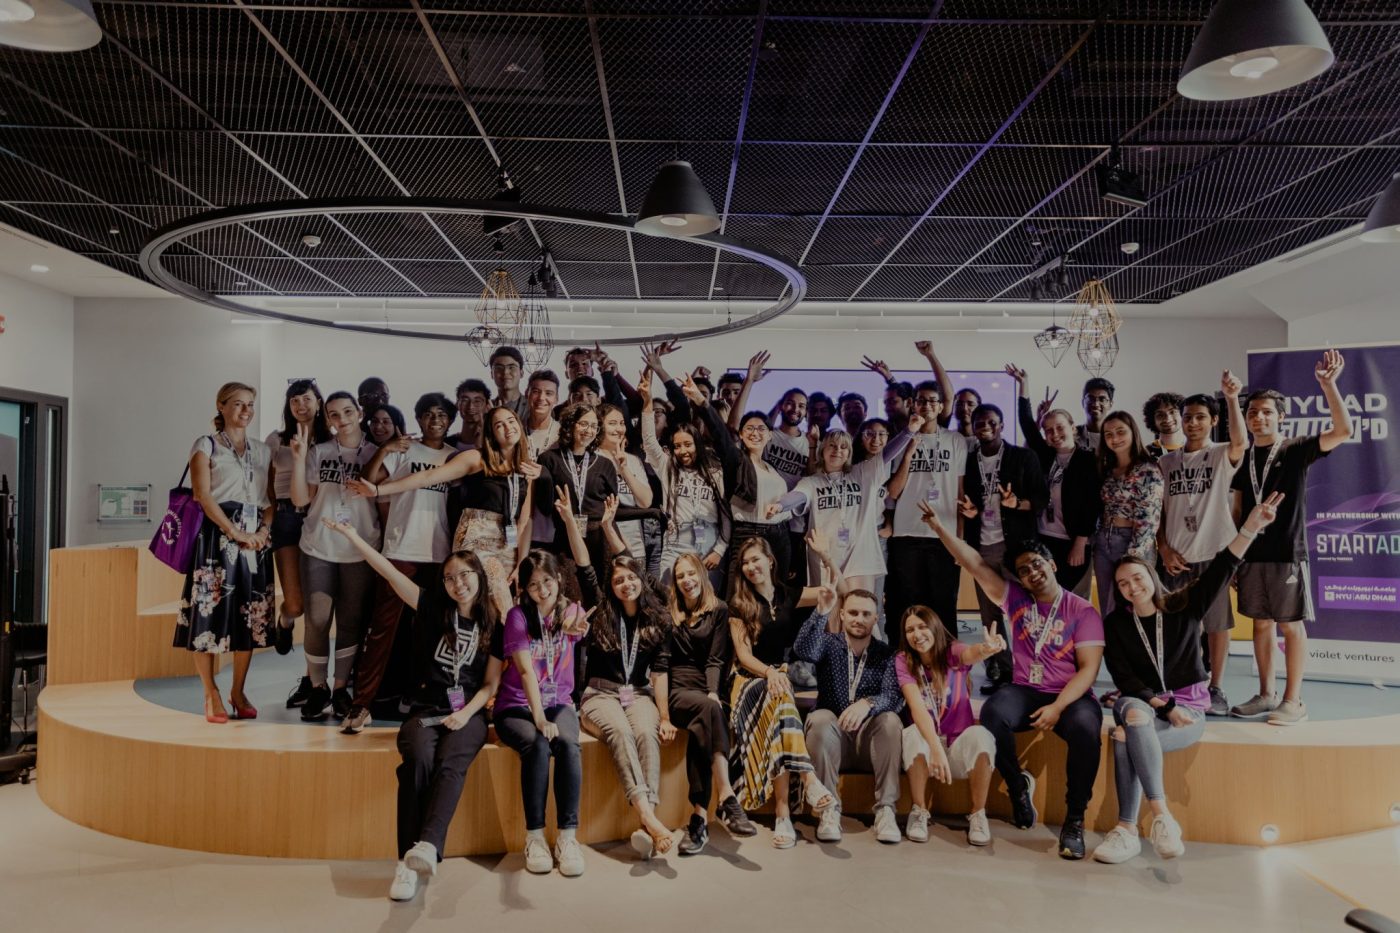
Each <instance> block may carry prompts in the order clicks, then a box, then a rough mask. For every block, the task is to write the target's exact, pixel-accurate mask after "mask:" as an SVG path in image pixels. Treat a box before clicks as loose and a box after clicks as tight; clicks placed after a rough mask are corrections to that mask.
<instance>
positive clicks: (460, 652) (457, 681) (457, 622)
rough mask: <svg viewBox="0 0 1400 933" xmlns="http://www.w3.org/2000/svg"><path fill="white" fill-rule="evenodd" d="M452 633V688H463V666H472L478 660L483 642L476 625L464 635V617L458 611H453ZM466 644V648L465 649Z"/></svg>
mask: <svg viewBox="0 0 1400 933" xmlns="http://www.w3.org/2000/svg"><path fill="white" fill-rule="evenodd" d="M452 617H453V622H452V631H453V632H454V633H455V637H454V638H453V640H452V686H454V687H458V686H461V677H462V666H463V665H466V664H471V663H472V662H473V661H475V660H476V648H477V644H478V642H479V641H480V640H481V634H480V632H478V631H477V628H476V626H475V625H473V626H472V627H471V630H470V631H469V632H467V633H466V634H465V635H463V634H462V615H461V613H459V612H457V610H455V609H454V610H452ZM464 643H465V647H463V645H464Z"/></svg>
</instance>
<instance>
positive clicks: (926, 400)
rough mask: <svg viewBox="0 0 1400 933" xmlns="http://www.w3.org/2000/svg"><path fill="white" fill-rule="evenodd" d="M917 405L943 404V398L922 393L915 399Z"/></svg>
mask: <svg viewBox="0 0 1400 933" xmlns="http://www.w3.org/2000/svg"><path fill="white" fill-rule="evenodd" d="M914 404H915V405H941V404H943V399H941V398H939V397H938V396H936V395H920V396H918V397H917V398H915V399H914Z"/></svg>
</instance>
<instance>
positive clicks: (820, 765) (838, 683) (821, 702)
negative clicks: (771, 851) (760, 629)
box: [793, 585, 904, 843]
mask: <svg viewBox="0 0 1400 933" xmlns="http://www.w3.org/2000/svg"><path fill="white" fill-rule="evenodd" d="M833 608H835V609H836V615H835V617H833V616H832V615H831V612H832V609H833ZM878 620H879V613H878V610H877V609H876V603H875V594H874V593H872V592H870V591H869V590H859V589H853V590H850V591H848V592H846V593H844V594H843V595H842V596H841V597H840V599H839V601H838V599H837V597H836V591H835V589H834V588H833V587H832V586H830V585H827V586H823V587H822V594H821V597H820V598H819V599H818V601H817V611H816V612H814V613H812V616H811V617H810V618H809V619H808V620H807V622H806V623H805V624H804V625H803V626H802V630H801V631H800V632H799V633H798V635H797V641H796V643H795V644H794V645H793V653H794V654H795V655H796V656H797V657H798V658H801V659H802V660H804V661H808V662H810V663H811V664H812V665H813V666H814V667H815V672H816V676H817V705H816V708H815V709H813V710H812V712H811V713H810V714H809V715H808V716H807V723H806V730H805V731H806V738H807V751H808V753H809V754H810V755H811V756H812V764H813V765H814V766H815V768H816V772H817V780H819V781H820V782H821V783H822V785H823V786H824V787H829V788H831V789H832V790H833V791H835V790H836V782H837V779H838V778H839V777H840V774H841V772H842V771H843V770H846V769H850V770H859V771H873V772H874V773H875V838H876V839H878V840H879V841H881V842H887V843H896V842H899V839H900V833H899V824H898V823H897V822H896V821H895V814H894V807H895V804H896V803H898V802H899V781H900V765H901V759H900V755H901V753H902V750H903V745H902V741H903V731H904V729H903V723H902V722H900V719H899V708H900V707H901V706H902V705H903V702H904V701H903V700H902V699H901V695H900V692H899V684H898V682H897V681H896V680H895V673H894V653H893V652H892V651H891V650H890V647H889V646H888V645H886V644H885V643H884V642H880V641H875V640H873V639H872V638H871V637H870V635H871V632H872V631H874V627H875V624H876V623H877V621H878ZM817 839H819V840H821V841H822V842H840V841H841V804H840V800H839V796H838V800H837V803H836V805H834V806H831V807H828V808H827V809H826V810H823V811H822V814H821V822H820V823H819V824H818V826H817Z"/></svg>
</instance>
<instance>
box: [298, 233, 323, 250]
mask: <svg viewBox="0 0 1400 933" xmlns="http://www.w3.org/2000/svg"><path fill="white" fill-rule="evenodd" d="M301 242H302V243H304V244H306V245H307V246H309V247H311V248H312V249H315V248H316V247H318V246H320V245H321V238H320V237H318V236H317V235H316V234H314V233H304V234H302V237H301Z"/></svg>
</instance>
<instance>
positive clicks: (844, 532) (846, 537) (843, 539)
mask: <svg viewBox="0 0 1400 933" xmlns="http://www.w3.org/2000/svg"><path fill="white" fill-rule="evenodd" d="M836 546H837V547H839V548H841V549H842V550H843V551H844V550H849V549H850V547H851V529H849V528H838V529H836Z"/></svg>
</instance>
